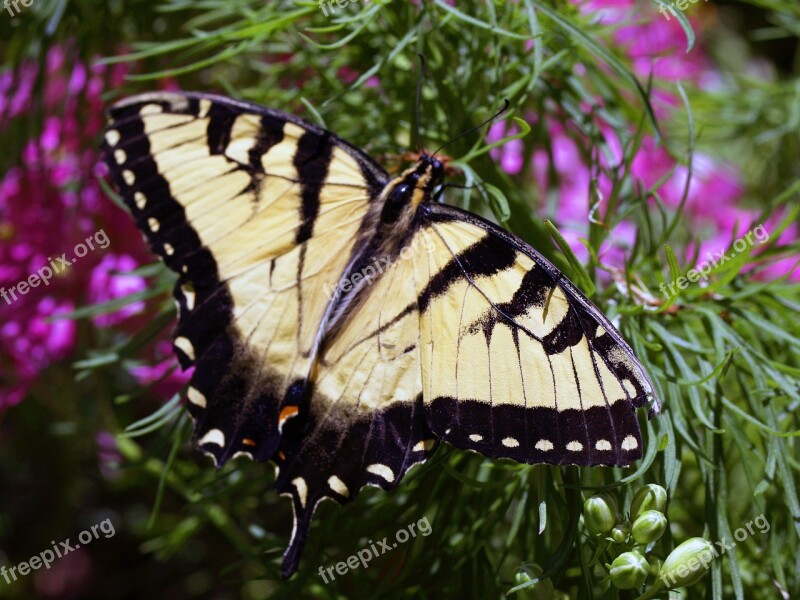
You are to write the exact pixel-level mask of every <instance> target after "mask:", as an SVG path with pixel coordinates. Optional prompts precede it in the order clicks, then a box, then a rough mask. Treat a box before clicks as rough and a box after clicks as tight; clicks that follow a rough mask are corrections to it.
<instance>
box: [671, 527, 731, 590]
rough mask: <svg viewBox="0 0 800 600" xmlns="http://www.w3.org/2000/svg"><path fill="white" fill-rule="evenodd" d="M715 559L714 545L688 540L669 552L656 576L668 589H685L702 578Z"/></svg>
mask: <svg viewBox="0 0 800 600" xmlns="http://www.w3.org/2000/svg"><path fill="white" fill-rule="evenodd" d="M716 557H717V552H716V550H714V544H712V543H711V542H709V541H708V540H706V539H704V538H700V537H696V538H690V539H688V540H686V541H685V542H683V543H682V544H681V545H680V546H678V547H677V548H675V550H673V551H672V552H670V554H669V556H667V558H666V560H665V561H664V564H663V565H662V566H661V571H660V572H659V574H658V576H659V577H660V578H661V580H662V581H663V582H664V583H665V584H666V585H667V587H669V588H679V587H687V586H690V585H692V584H693V583H697V582H698V581H700V580H701V579H702V578H703V575H705V574H706V571H707V570H708V568H709V567H710V566H711V562H712V561H713V560H714V559H715V558H716Z"/></svg>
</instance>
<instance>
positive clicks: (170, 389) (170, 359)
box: [130, 340, 194, 400]
mask: <svg viewBox="0 0 800 600" xmlns="http://www.w3.org/2000/svg"><path fill="white" fill-rule="evenodd" d="M152 361H153V362H152V363H151V364H147V365H139V366H135V367H132V368H131V369H130V372H131V374H132V375H133V376H134V377H136V379H137V380H138V381H139V383H140V384H141V385H142V386H153V392H154V395H156V396H157V397H158V398H160V399H164V400H167V399H169V398H171V397H172V396H174V395H175V394H177V393H178V392H180V391H181V390H182V389H183V388H184V387H185V386H186V385H187V384H188V383H189V380H191V378H192V374H193V372H194V368H193V367H192V368H190V369H187V370H186V371H181V369H180V365H179V364H178V359H177V358H176V357H175V355H174V353H173V351H172V344H171V343H170V342H169V341H167V340H160V341H159V342H157V343H156V345H155V348H154V357H153V359H152Z"/></svg>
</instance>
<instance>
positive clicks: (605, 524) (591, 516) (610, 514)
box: [583, 494, 618, 535]
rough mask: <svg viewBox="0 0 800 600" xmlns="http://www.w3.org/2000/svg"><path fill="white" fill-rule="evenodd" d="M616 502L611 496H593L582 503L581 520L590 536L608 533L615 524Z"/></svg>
mask: <svg viewBox="0 0 800 600" xmlns="http://www.w3.org/2000/svg"><path fill="white" fill-rule="evenodd" d="M617 512H618V509H617V501H616V499H615V498H614V496H612V495H611V494H595V495H594V496H592V497H590V498H587V499H586V502H584V503H583V518H584V521H586V528H587V529H588V530H589V533H591V534H592V535H600V534H603V533H608V532H610V531H611V529H612V528H613V527H614V525H615V524H616V522H617Z"/></svg>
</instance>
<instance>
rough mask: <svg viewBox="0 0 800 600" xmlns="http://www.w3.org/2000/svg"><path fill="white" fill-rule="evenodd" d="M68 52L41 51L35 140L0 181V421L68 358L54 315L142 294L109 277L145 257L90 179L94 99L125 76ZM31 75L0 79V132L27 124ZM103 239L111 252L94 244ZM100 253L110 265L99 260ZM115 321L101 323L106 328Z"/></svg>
mask: <svg viewBox="0 0 800 600" xmlns="http://www.w3.org/2000/svg"><path fill="white" fill-rule="evenodd" d="M68 54H70V55H71V53H70V51H69V50H68V49H65V48H63V47H55V48H53V49H51V50H50V52H49V53H48V55H47V58H46V61H45V69H46V77H45V78H44V89H43V90H41V97H42V101H43V103H44V105H45V106H44V108H45V114H47V115H48V116H47V117H46V119H45V120H44V123H43V128H42V132H41V134H40V135H39V136H37V137H36V138H34V139H31V140H30V141H29V142H28V144H27V145H26V147H25V149H24V151H23V154H22V156H21V160H20V166H17V167H13V168H11V169H10V170H9V171H8V172H6V174H5V175H4V176H3V177H2V179H0V265H2V266H0V323H2V326H0V413H2V411H3V410H4V409H6V408H8V407H10V406H13V405H15V404H17V403H19V402H20V401H21V400H22V399H23V398H24V397H25V395H26V393H27V391H28V390H29V389H30V387H31V386H32V385H34V384H35V382H36V381H37V379H38V377H39V375H40V374H41V373H42V372H43V371H44V370H45V369H47V368H49V367H50V366H51V365H52V364H54V363H56V362H58V361H61V360H64V359H66V358H68V357H69V356H70V355H71V354H72V352H73V350H74V348H75V344H76V341H77V340H76V333H77V327H76V324H75V322H74V321H71V320H68V319H60V318H59V317H60V316H62V315H65V314H67V313H69V312H71V311H73V310H74V309H75V307H77V306H81V305H85V304H86V303H87V302H89V301H95V300H106V299H111V298H115V297H119V296H120V295H121V294H123V293H125V292H126V291H131V290H134V289H137V290H138V289H141V283H142V282H141V281H140V280H135V281H134V279H136V278H133V279H130V278H128V279H125V278H116V277H114V276H112V275H111V274H110V271H111V269H112V268H116V269H120V270H121V269H125V270H130V269H132V268H135V267H136V266H137V265H138V264H141V263H142V261H143V260H144V257H145V256H146V254H145V249H144V247H143V244H142V242H141V237H140V236H139V235H138V233H137V232H136V230H135V227H134V226H133V224H132V223H131V222H130V219H129V217H128V216H127V215H125V214H124V212H122V211H121V210H119V209H118V208H116V207H114V206H113V204H112V203H110V202H109V201H108V200H106V199H105V198H104V197H103V196H104V195H103V193H102V191H101V189H100V187H99V185H98V183H97V181H96V178H95V173H96V166H97V164H98V161H99V152H98V150H97V147H96V146H97V144H96V136H97V134H98V133H99V132H100V131H101V129H102V127H103V117H102V114H103V106H104V101H103V99H102V97H101V93H102V92H103V91H104V90H105V89H106V88H107V87H109V86H111V87H113V86H115V85H119V83H120V80H121V77H122V75H123V74H124V70H122V69H123V68H116V69H113V70H107V69H105V68H103V67H93V68H91V69H90V68H88V67H86V66H85V65H83V64H81V63H80V62H75V61H74V60H73V59H72V58H68ZM37 69H38V66H37V65H36V64H35V63H33V62H30V63H25V64H23V65H22V66H20V67H19V68H18V69H16V70H14V71H6V72H4V73H2V74H0V127H5V126H6V125H7V124H8V123H9V122H10V121H11V120H13V119H18V118H26V116H27V111H28V110H29V109H30V107H31V106H32V105H33V102H32V101H31V94H32V90H33V82H34V81H35V80H36V77H37ZM101 231H102V232H103V234H104V236H106V237H107V240H108V244H105V245H103V244H97V243H95V242H97V241H98V240H99V239H100V238H99V232H101ZM106 237H104V239H106ZM89 240H91V242H92V249H91V251H89V249H88V247H87V244H88V242H89ZM79 246H83V247H86V250H87V251H86V252H85V253H83V256H80V254H79V253H80V249H79ZM107 247H112V248H113V251H114V253H115V256H116V258H114V257H111V258H105V255H106V252H107V250H106V248H107ZM110 261H112V262H113V261H116V262H114V263H113V264H114V265H115V266H114V267H112V266H111V262H110ZM95 269H97V272H96V273H95ZM101 287H103V288H104V289H103V290H102V291H101V290H100V288H101ZM87 289H88V290H90V293H89V294H88V295H87V293H86V290H87ZM136 309H141V306H138V307H136V306H134V307H130V308H129V309H127V311H128V312H126V313H124V314H125V316H127V315H129V314H132V312H131V311H134V310H136ZM114 318H115V317H114V316H110V315H109V316H107V317H105V320H103V319H101V320H102V323H103V325H104V326H107V325H110V324H112V323H114V322H116V321H114Z"/></svg>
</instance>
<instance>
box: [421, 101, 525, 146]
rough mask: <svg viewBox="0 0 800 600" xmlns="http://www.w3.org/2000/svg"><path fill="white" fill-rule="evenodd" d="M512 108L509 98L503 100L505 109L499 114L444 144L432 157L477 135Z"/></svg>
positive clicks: (498, 112)
mask: <svg viewBox="0 0 800 600" xmlns="http://www.w3.org/2000/svg"><path fill="white" fill-rule="evenodd" d="M510 106H511V102H509V101H508V98H506V99H505V100H503V108H501V109H500V110H499V111H497V113H495V114H494V116H492V117H490V118H488V119H486V120H485V121H484V122H483V123H481V124H480V125H476V126H475V127H473V128H472V129H468V130H467V131H465V132H464V133H462V134H461V135H457V136H456V137H454V138H453V139H452V140H450V141H449V142H447V143H446V144H444V145H442V146H440V147H439V149H438V150H437V151H436V152H434V153H433V154H432V156H436V155H437V154H439V152H441V151H442V150H444V149H445V148H447V147H448V146H449V145H450V144H453V143H455V142H457V141H458V140H460V139H461V138H463V137H465V136H468V135H470V134H471V133H475V132H476V131H478V130H479V129H481V127H483V126H484V125H488V124H489V123H491V122H492V121H494V120H495V119H496V118H497V117H499V116H500V115H502V114H503V113H504V112H506V111H507V110H508V108H509V107H510Z"/></svg>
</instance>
